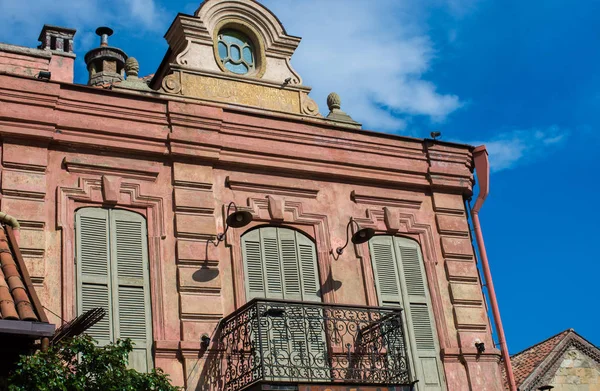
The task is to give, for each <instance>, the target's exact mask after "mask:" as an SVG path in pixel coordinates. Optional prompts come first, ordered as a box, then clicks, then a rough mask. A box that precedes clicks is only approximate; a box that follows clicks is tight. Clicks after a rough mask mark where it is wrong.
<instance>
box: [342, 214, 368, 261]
mask: <svg viewBox="0 0 600 391" xmlns="http://www.w3.org/2000/svg"><path fill="white" fill-rule="evenodd" d="M352 223H354V224H355V225H356V232H355V233H354V235H352V239H351V240H352V243H354V244H361V243H365V242H368V241H369V240H370V239H371V238H372V237H373V236H375V230H374V229H373V228H360V225H358V223H357V222H356V221H354V220H353V219H350V221H349V222H348V225H347V226H346V243H345V244H344V245H343V246H342V247H338V248H336V249H335V252H336V253H337V255H342V253H343V252H344V249H345V248H346V247H347V246H348V239H349V235H350V233H349V232H350V231H349V230H350V225H352Z"/></svg>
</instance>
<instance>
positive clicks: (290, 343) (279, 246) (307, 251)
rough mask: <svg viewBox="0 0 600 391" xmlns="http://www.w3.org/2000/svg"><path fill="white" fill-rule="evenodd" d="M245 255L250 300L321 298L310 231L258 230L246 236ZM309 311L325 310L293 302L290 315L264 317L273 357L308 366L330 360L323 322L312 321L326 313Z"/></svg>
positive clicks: (269, 352) (267, 346) (265, 337)
mask: <svg viewBox="0 0 600 391" xmlns="http://www.w3.org/2000/svg"><path fill="white" fill-rule="evenodd" d="M242 256H243V258H244V266H245V282H246V292H247V296H248V300H251V299H253V298H255V297H263V298H268V299H286V300H302V301H321V298H320V296H319V289H320V288H319V287H320V284H319V277H318V272H317V270H318V269H317V254H316V249H315V245H314V243H313V242H312V241H311V240H310V239H309V238H308V237H306V236H305V235H303V234H301V233H299V232H296V231H294V230H292V229H288V228H277V227H264V228H259V229H256V230H252V231H250V232H248V233H246V234H244V236H243V237H242ZM306 311H319V312H320V311H321V309H306V308H304V307H301V306H291V307H287V308H286V315H285V317H282V318H276V317H271V318H263V322H265V323H264V326H265V327H263V328H264V329H265V330H266V329H267V328H268V330H269V331H268V332H265V331H263V335H262V336H260V338H261V339H262V346H263V348H264V350H265V351H264V352H263V354H264V356H265V358H266V359H267V360H268V359H270V358H271V357H276V356H277V355H278V354H285V355H289V356H290V357H293V360H294V361H295V362H297V363H299V365H300V366H307V367H308V364H310V362H311V361H312V362H314V361H318V360H320V362H324V357H325V356H324V355H325V349H326V346H325V342H324V341H325V339H324V332H323V330H322V327H321V323H322V322H312V323H311V322H310V321H309V320H308V319H310V318H313V319H320V318H322V314H318V315H320V316H315V314H308V313H306ZM309 355H310V357H311V359H309ZM305 372H306V371H305ZM299 376H306V373H304V374H300V373H299ZM292 378H295V377H294V376H293V377H292ZM292 378H288V379H287V380H291V379H292Z"/></svg>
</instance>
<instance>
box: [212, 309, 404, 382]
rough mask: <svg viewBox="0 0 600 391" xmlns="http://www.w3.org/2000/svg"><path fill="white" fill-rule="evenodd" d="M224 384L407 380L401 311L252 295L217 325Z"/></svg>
mask: <svg viewBox="0 0 600 391" xmlns="http://www.w3.org/2000/svg"><path fill="white" fill-rule="evenodd" d="M219 342H220V345H221V348H222V349H223V350H222V351H223V353H224V355H223V359H224V362H223V364H224V373H223V375H224V378H223V382H224V389H225V390H226V391H238V390H241V389H243V388H246V387H247V386H249V385H251V384H253V383H255V382H258V381H265V382H288V383H289V382H294V383H336V382H337V383H347V384H373V385H407V384H410V379H409V368H408V357H407V350H406V343H405V338H404V333H403V328H402V317H401V312H400V310H393V309H389V308H379V307H357V306H347V305H330V304H322V303H307V302H292V301H280V300H270V299H254V300H252V301H251V302H249V303H248V304H246V305H245V306H243V307H242V308H240V309H239V310H238V311H236V312H235V313H233V314H231V315H230V316H228V317H227V318H225V319H224V320H223V322H222V323H221V332H220V341H219Z"/></svg>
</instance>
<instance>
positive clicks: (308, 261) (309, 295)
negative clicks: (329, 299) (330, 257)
mask: <svg viewBox="0 0 600 391" xmlns="http://www.w3.org/2000/svg"><path fill="white" fill-rule="evenodd" d="M242 255H243V258H244V268H245V280H246V293H247V297H248V300H250V299H253V298H255V297H262V298H268V299H288V300H302V301H321V298H320V296H319V293H318V292H319V276H318V272H317V252H316V249H315V245H314V243H313V242H312V241H311V240H310V239H309V238H308V237H306V236H305V235H303V234H301V233H300V232H296V231H294V230H292V229H289V228H278V227H263V228H259V229H255V230H252V231H250V232H247V233H246V234H244V236H242Z"/></svg>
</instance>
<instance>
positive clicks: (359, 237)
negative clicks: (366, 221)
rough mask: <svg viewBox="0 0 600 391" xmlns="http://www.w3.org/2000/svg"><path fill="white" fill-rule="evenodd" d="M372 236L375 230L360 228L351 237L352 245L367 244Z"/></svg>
mask: <svg viewBox="0 0 600 391" xmlns="http://www.w3.org/2000/svg"><path fill="white" fill-rule="evenodd" d="M373 236H375V230H374V229H373V228H361V229H359V230H358V231H356V232H355V233H354V235H352V239H351V240H352V243H354V244H361V243H365V242H368V241H369V240H370V239H371V238H372V237H373Z"/></svg>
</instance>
